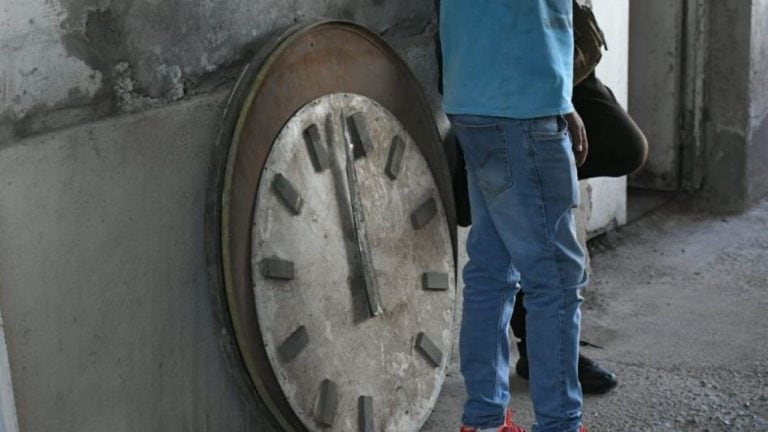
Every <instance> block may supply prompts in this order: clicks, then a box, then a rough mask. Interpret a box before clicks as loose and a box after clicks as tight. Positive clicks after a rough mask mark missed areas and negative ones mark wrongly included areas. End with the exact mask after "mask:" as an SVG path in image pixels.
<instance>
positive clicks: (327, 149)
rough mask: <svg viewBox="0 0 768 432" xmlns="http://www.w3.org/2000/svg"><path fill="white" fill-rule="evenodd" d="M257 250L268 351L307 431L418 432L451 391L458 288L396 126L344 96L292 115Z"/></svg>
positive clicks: (266, 187)
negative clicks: (446, 381)
mask: <svg viewBox="0 0 768 432" xmlns="http://www.w3.org/2000/svg"><path fill="white" fill-rule="evenodd" d="M348 150H349V151H348ZM251 251H252V252H251V254H252V256H251V265H252V270H251V271H252V281H253V292H254V300H255V308H256V315H257V318H258V325H259V327H260V330H261V336H262V339H263V344H264V347H265V351H266V354H267V357H268V359H269V362H270V363H271V367H272V369H273V370H274V372H275V376H276V378H277V380H278V382H279V383H280V386H281V388H282V390H283V393H284V394H285V397H286V399H287V401H288V403H289V404H290V406H291V408H292V409H293V411H294V412H295V413H296V415H297V417H298V418H299V419H300V420H301V423H302V424H303V425H304V426H305V427H306V428H307V429H310V430H320V429H322V430H332V431H355V430H376V431H379V430H385V431H411V430H416V429H418V428H419V427H420V426H421V425H422V424H423V423H424V421H425V420H426V417H427V416H428V415H429V412H430V410H431V407H432V406H433V405H434V402H435V399H436V398H437V395H438V392H439V389H440V386H441V384H442V379H443V376H444V372H445V366H446V362H447V358H448V354H449V351H450V347H451V341H452V330H453V322H454V305H455V300H456V298H455V296H456V291H455V281H454V267H453V265H454V263H453V252H452V244H451V237H450V230H449V225H448V222H447V218H446V214H445V210H444V209H443V206H442V201H441V199H440V197H439V193H438V188H437V186H436V184H435V182H434V179H433V177H432V175H431V173H430V169H429V167H428V165H427V162H426V160H425V158H424V157H423V155H422V154H421V153H420V151H419V148H418V146H417V145H416V144H415V143H414V141H413V140H412V138H411V137H410V136H409V134H408V132H407V131H406V130H405V129H404V127H403V126H402V125H401V123H400V122H399V121H398V119H397V118H395V116H394V115H393V114H392V113H390V112H389V111H388V110H387V109H386V108H384V107H383V106H381V105H379V104H378V103H376V102H375V101H373V100H372V99H369V98H366V97H363V96H359V95H354V94H347V93H336V94H330V95H327V96H323V97H321V98H319V99H316V100H314V101H313V102H311V103H309V104H307V105H306V106H304V107H303V108H301V109H300V110H299V111H298V112H296V114H295V115H293V116H292V117H291V118H290V119H289V120H288V122H287V123H286V125H285V126H284V128H283V129H282V131H281V132H280V134H279V135H278V137H277V139H276V140H275V142H274V144H273V145H272V149H271V151H270V153H269V156H268V159H267V161H266V165H265V167H264V171H263V173H262V175H261V181H260V183H259V187H258V192H257V196H256V200H255V205H254V213H253V226H252V248H251Z"/></svg>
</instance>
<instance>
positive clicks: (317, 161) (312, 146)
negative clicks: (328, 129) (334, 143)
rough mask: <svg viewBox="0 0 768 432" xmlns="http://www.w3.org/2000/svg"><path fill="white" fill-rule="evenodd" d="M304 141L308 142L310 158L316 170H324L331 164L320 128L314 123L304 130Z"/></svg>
mask: <svg viewBox="0 0 768 432" xmlns="http://www.w3.org/2000/svg"><path fill="white" fill-rule="evenodd" d="M304 142H306V144H307V151H309V158H310V159H311V160H312V166H314V167H315V171H317V172H323V171H325V170H326V168H328V166H329V164H330V163H329V160H328V152H327V151H325V147H324V146H323V139H322V137H321V136H320V128H318V127H317V125H316V124H313V125H311V126H309V127H308V128H306V129H305V130H304Z"/></svg>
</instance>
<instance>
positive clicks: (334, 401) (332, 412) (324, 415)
mask: <svg viewBox="0 0 768 432" xmlns="http://www.w3.org/2000/svg"><path fill="white" fill-rule="evenodd" d="M338 404H339V388H338V386H337V385H336V383H335V382H333V381H331V380H325V381H323V383H322V384H321V385H320V397H319V398H318V400H317V405H316V406H315V420H317V422H318V423H319V424H320V425H321V426H326V427H331V426H333V420H334V419H335V417H336V407H337V406H338Z"/></svg>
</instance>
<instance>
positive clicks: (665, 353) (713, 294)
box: [422, 200, 768, 432]
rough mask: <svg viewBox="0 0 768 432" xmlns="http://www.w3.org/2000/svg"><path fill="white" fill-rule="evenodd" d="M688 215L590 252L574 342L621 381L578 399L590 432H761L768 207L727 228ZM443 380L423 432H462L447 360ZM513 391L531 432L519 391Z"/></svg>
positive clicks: (766, 380)
mask: <svg viewBox="0 0 768 432" xmlns="http://www.w3.org/2000/svg"><path fill="white" fill-rule="evenodd" d="M690 208H691V206H689V205H687V204H686V203H685V202H684V200H682V202H681V200H673V201H672V202H670V203H668V204H666V205H664V206H662V207H661V208H658V209H656V210H654V211H652V212H651V213H648V214H646V215H645V216H643V217H641V218H639V219H637V220H635V221H634V222H632V223H630V224H629V225H628V226H625V227H623V228H621V229H619V230H618V231H614V232H611V233H609V234H606V235H604V236H602V237H600V238H598V239H595V240H593V241H592V242H591V244H590V250H591V255H592V271H593V273H594V274H593V277H592V283H591V285H590V287H589V288H588V290H587V291H586V292H585V298H586V301H585V303H584V308H583V311H584V315H583V317H584V318H583V335H582V339H583V340H587V341H589V342H591V343H593V344H596V345H599V346H601V347H603V349H596V348H585V349H584V354H586V355H587V356H589V357H591V358H593V359H595V360H598V361H599V362H600V363H601V364H602V365H604V366H606V367H609V368H610V369H612V370H613V371H615V372H616V374H617V375H618V377H619V380H620V385H619V386H618V387H617V388H616V389H614V390H613V391H612V392H610V393H608V394H607V395H603V396H588V397H586V398H585V403H584V420H585V425H587V426H588V427H589V430H590V432H621V431H633V432H637V431H653V432H655V431H710V432H721V431H723V432H725V431H768V313H767V312H766V310H767V309H768V201H766V202H764V203H762V204H761V205H758V206H756V207H755V208H754V209H753V210H752V211H749V212H747V213H745V214H742V215H738V216H732V217H723V216H715V215H706V214H701V213H695V212H693V211H692V210H689V209H690ZM513 358H516V352H514V350H513ZM448 373H449V375H448V377H447V379H446V383H445V386H444V388H443V392H442V394H441V397H440V400H439V402H438V404H437V406H436V408H435V411H434V413H433V415H432V417H431V418H430V419H429V421H428V422H427V424H426V425H425V426H424V428H423V429H422V430H423V431H425V432H438V431H439V432H446V431H458V429H459V425H460V416H461V409H462V403H463V399H464V388H463V382H462V378H461V375H460V373H459V371H458V358H457V356H456V355H455V352H454V357H453V363H452V365H451V367H450V368H449V372H448ZM511 384H512V388H513V399H512V405H513V407H514V408H515V410H516V411H517V413H518V414H517V419H518V422H519V423H521V424H522V425H523V426H525V427H527V428H529V430H530V427H531V425H532V423H533V415H532V406H531V401H530V397H529V393H528V388H527V382H526V381H523V380H521V379H520V378H517V377H512V380H511Z"/></svg>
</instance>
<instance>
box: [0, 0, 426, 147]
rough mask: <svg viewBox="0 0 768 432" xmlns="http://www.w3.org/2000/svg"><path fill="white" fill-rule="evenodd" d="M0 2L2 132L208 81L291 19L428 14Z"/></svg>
mask: <svg viewBox="0 0 768 432" xmlns="http://www.w3.org/2000/svg"><path fill="white" fill-rule="evenodd" d="M0 11H1V12H2V13H1V14H0V89H2V93H0V122H1V121H4V123H5V127H4V128H0V129H3V130H1V131H0V139H3V138H4V139H5V140H10V139H12V138H13V137H14V136H24V135H27V134H30V133H35V132H38V131H40V130H41V129H42V130H45V129H50V128H54V127H59V126H61V125H66V124H70V123H73V122H78V121H82V120H83V119H92V118H95V117H99V116H104V115H109V114H112V113H116V112H120V111H137V110H141V109H146V108H147V107H152V106H159V105H163V104H166V103H168V102H170V101H173V100H177V99H180V98H182V97H184V95H185V94H189V93H194V92H198V91H206V89H207V88H208V87H210V86H211V85H215V84H216V82H217V77H218V76H219V75H220V73H221V71H222V68H223V67H226V66H228V65H231V64H233V63H236V62H238V61H241V60H243V59H244V58H247V57H248V56H249V55H250V54H252V52H253V49H254V47H255V46H257V45H258V43H259V42H260V41H261V40H263V38H264V36H265V35H267V34H268V33H270V32H272V31H274V30H275V29H278V28H282V27H286V26H289V25H291V24H294V23H296V22H298V21H302V20H307V19H315V18H318V17H330V18H341V19H349V20H354V21H356V22H360V23H362V24H364V25H366V26H368V27H369V28H371V29H373V30H374V31H377V32H379V33H382V34H384V35H385V36H387V37H388V38H397V37H400V36H408V35H417V34H422V33H424V32H425V30H427V28H428V27H429V26H430V25H432V23H433V22H434V5H433V2H432V1H430V0H420V1H408V0H398V1H395V2H384V1H381V0H354V1H353V0H327V1H321V2H318V1H293V2H285V1H283V0H260V1H258V2H253V1H244V0H231V1H213V0H203V1H194V2H192V1H188V0H165V1H156V0H121V1H112V0H4V1H3V3H2V5H1V6H0ZM0 142H2V141H0Z"/></svg>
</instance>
